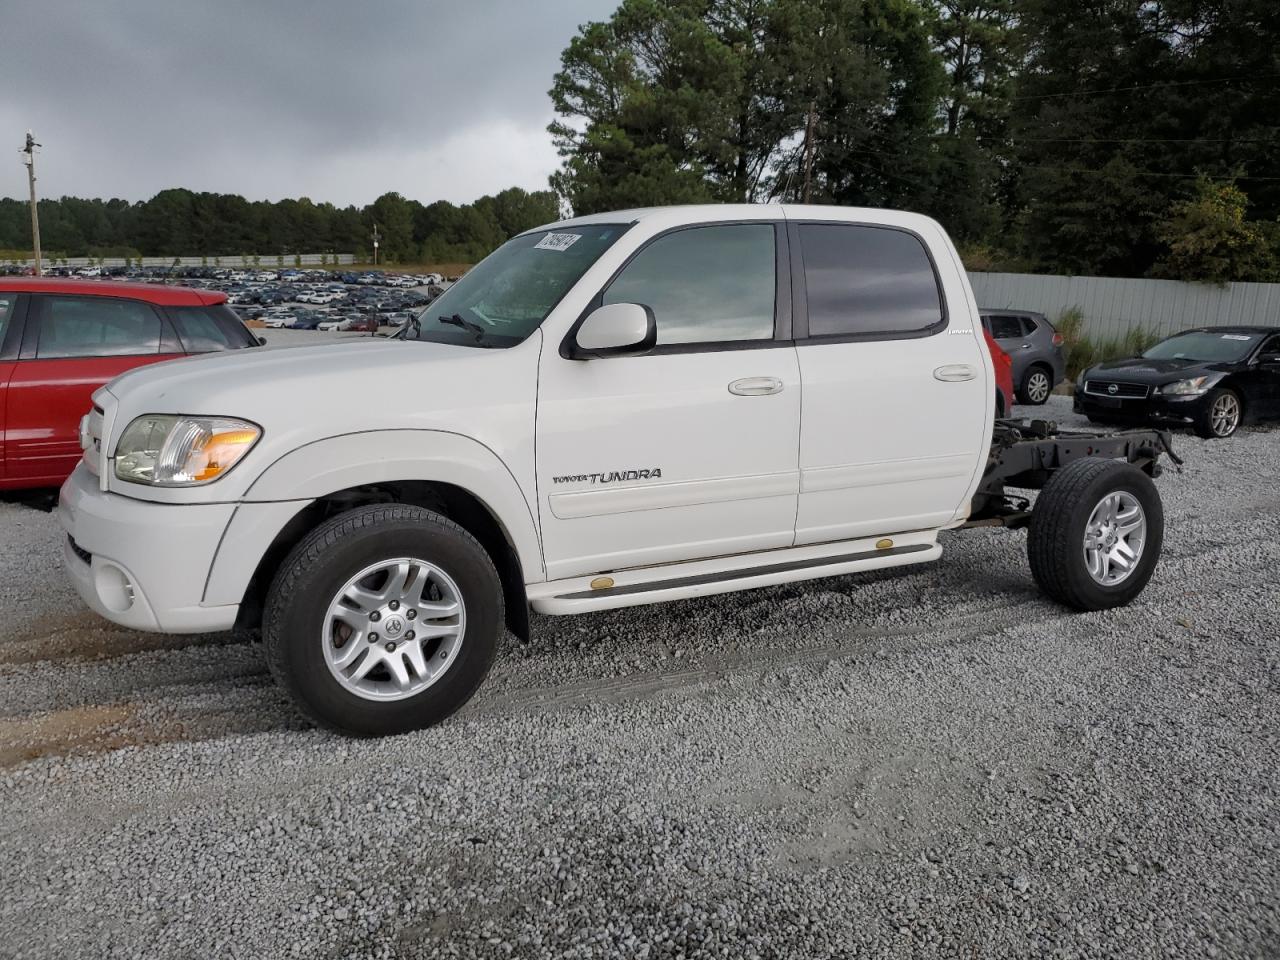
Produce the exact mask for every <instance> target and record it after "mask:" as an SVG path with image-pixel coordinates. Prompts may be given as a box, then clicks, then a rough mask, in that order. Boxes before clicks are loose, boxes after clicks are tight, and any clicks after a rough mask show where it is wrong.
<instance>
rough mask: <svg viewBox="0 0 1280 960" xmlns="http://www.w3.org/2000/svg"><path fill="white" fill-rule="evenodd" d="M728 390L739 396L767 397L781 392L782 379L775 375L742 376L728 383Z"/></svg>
mask: <svg viewBox="0 0 1280 960" xmlns="http://www.w3.org/2000/svg"><path fill="white" fill-rule="evenodd" d="M729 392H730V393H732V394H734V395H735V396H739V397H767V396H769V395H770V394H773V393H781V392H782V381H781V380H779V379H778V378H777V377H743V378H742V379H741V380H735V381H733V383H731V384H729Z"/></svg>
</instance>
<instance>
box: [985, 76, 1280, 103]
mask: <svg viewBox="0 0 1280 960" xmlns="http://www.w3.org/2000/svg"><path fill="white" fill-rule="evenodd" d="M1258 80H1280V73H1262V74H1254V75H1252V76H1245V77H1216V78H1214V79H1211V80H1161V81H1158V82H1156V83H1137V84H1133V85H1132V86H1127V87H1105V88H1100V89H1098V90H1071V91H1068V92H1064V93H1025V94H1020V95H1019V96H1016V97H1007V98H1006V99H1007V100H1009V101H1016V100H1053V99H1056V98H1060V97H1094V96H1104V95H1106V94H1109V93H1131V92H1133V91H1135V90H1154V89H1156V88H1157V87H1198V86H1204V85H1206V84H1211V83H1249V82H1254V81H1258Z"/></svg>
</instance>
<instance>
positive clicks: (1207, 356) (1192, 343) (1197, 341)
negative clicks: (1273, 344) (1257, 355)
mask: <svg viewBox="0 0 1280 960" xmlns="http://www.w3.org/2000/svg"><path fill="white" fill-rule="evenodd" d="M1260 336H1261V334H1252V333H1234V332H1232V331H1227V332H1225V333H1219V332H1210V331H1207V330H1197V331H1195V332H1194V333H1179V334H1177V335H1176V336H1172V337H1170V338H1169V339H1168V340H1162V341H1160V342H1159V343H1157V344H1156V345H1155V346H1154V347H1152V348H1151V349H1149V350H1148V351H1147V352H1146V353H1144V354H1143V357H1145V358H1146V359H1148V360H1199V361H1201V362H1206V363H1208V362H1219V363H1231V362H1234V361H1238V360H1243V359H1244V358H1245V357H1246V356H1248V354H1249V351H1250V350H1252V349H1253V347H1254V345H1255V344H1256V343H1257V342H1258V338H1259V337H1260Z"/></svg>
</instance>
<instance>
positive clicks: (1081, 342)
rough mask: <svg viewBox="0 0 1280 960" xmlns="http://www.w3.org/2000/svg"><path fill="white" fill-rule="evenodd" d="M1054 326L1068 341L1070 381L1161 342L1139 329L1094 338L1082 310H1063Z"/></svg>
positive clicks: (1154, 334)
mask: <svg viewBox="0 0 1280 960" xmlns="http://www.w3.org/2000/svg"><path fill="white" fill-rule="evenodd" d="M1053 326H1054V328H1055V329H1056V330H1057V331H1058V333H1060V334H1062V339H1063V340H1065V341H1066V345H1065V350H1066V356H1067V379H1068V380H1070V381H1074V380H1075V379H1076V377H1078V376H1080V372H1081V371H1082V370H1087V369H1088V368H1089V367H1091V366H1093V365H1094V364H1095V363H1103V362H1104V361H1106V360H1119V359H1121V358H1123V357H1134V356H1137V355H1138V354H1140V353H1142V352H1143V351H1144V350H1146V349H1147V348H1148V347H1150V346H1151V345H1152V344H1153V343H1155V342H1156V341H1157V340H1159V339H1160V335H1159V334H1158V333H1156V332H1155V331H1153V330H1149V329H1147V328H1146V327H1138V326H1135V327H1131V328H1130V329H1128V330H1126V331H1125V332H1124V333H1122V334H1119V335H1117V336H1110V337H1091V336H1089V335H1088V334H1087V333H1085V332H1084V314H1083V313H1082V312H1081V311H1080V308H1079V307H1069V308H1068V309H1066V310H1063V311H1062V313H1060V314H1058V318H1057V319H1056V320H1054V321H1053Z"/></svg>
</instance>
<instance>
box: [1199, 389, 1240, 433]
mask: <svg viewBox="0 0 1280 960" xmlns="http://www.w3.org/2000/svg"><path fill="white" fill-rule="evenodd" d="M1242 413H1243V408H1242V407H1241V406H1240V396H1239V394H1237V393H1236V392H1235V391H1234V390H1228V389H1225V388H1219V389H1217V390H1210V391H1209V395H1208V396H1207V397H1205V402H1204V403H1203V404H1202V405H1201V408H1200V412H1199V413H1197V414H1196V417H1195V421H1194V427H1195V431H1196V436H1199V437H1204V439H1206V440H1224V439H1226V438H1227V437H1229V436H1231V435H1232V434H1233V433H1235V432H1236V428H1238V427H1239V426H1240V420H1241V415H1242Z"/></svg>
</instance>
